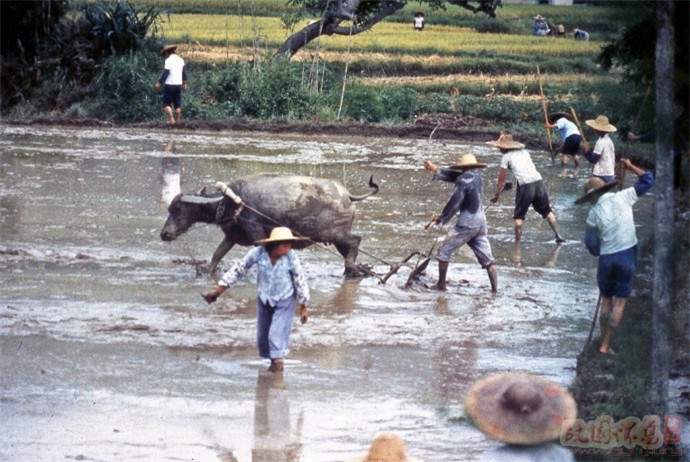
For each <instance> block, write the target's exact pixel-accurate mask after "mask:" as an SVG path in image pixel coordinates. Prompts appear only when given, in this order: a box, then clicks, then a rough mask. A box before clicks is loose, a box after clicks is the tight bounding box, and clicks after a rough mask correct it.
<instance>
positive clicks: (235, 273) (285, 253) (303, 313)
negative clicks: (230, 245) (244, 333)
mask: <svg viewBox="0 0 690 462" xmlns="http://www.w3.org/2000/svg"><path fill="white" fill-rule="evenodd" d="M299 240H302V238H299V237H294V236H293V235H292V231H290V229H289V228H284V227H279V228H274V229H273V231H271V236H270V237H269V238H268V239H262V240H260V241H257V244H259V246H257V247H254V248H253V249H252V250H250V251H249V252H248V253H247V254H246V255H245V256H244V258H243V259H242V260H241V261H239V262H237V263H235V264H234V265H233V267H232V268H230V270H229V271H227V272H226V273H225V274H224V275H223V276H222V277H221V278H220V280H219V281H218V285H217V286H216V288H215V289H214V290H213V291H211V292H209V293H207V294H205V295H203V297H204V299H205V300H206V301H207V302H208V303H213V302H215V301H216V299H218V297H219V296H220V295H221V294H222V293H223V292H225V291H226V290H227V288H228V287H229V286H231V285H232V284H234V283H235V282H237V280H238V279H240V278H241V277H243V276H245V275H246V274H247V272H248V271H249V270H250V269H251V267H252V266H254V265H256V266H257V269H258V278H257V294H256V342H257V346H258V348H259V356H261V357H262V358H267V359H270V360H271V366H270V367H269V368H268V370H269V371H271V372H282V371H283V367H284V363H283V358H285V356H287V354H288V352H289V346H290V331H291V330H292V318H293V317H294V316H295V305H296V304H297V303H298V302H299V314H300V320H301V322H302V324H304V323H305V322H307V319H308V317H309V313H308V311H307V304H308V303H309V286H307V280H306V278H305V275H304V272H303V271H302V265H301V263H300V261H299V257H298V256H297V253H295V251H293V250H292V243H293V242H295V241H299Z"/></svg>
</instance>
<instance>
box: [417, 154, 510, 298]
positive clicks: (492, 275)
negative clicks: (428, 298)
mask: <svg viewBox="0 0 690 462" xmlns="http://www.w3.org/2000/svg"><path fill="white" fill-rule="evenodd" d="M484 167H486V165H485V164H480V163H479V162H477V159H476V158H475V157H474V156H473V155H472V154H465V155H463V156H462V158H461V159H460V162H459V163H458V164H457V165H454V166H452V167H450V168H439V167H438V166H437V165H435V164H433V163H432V162H429V161H426V162H425V163H424V168H425V169H426V170H428V171H430V172H433V173H434V179H437V180H442V181H447V182H450V183H454V184H455V191H454V192H453V195H452V196H451V197H450V199H449V200H448V203H447V204H446V206H445V207H444V208H443V211H442V212H441V215H439V216H438V218H436V224H437V225H444V224H446V223H448V222H449V221H450V220H451V219H452V218H453V217H454V216H455V215H457V216H458V221H457V223H456V224H455V227H454V228H453V230H451V231H450V232H449V233H448V236H447V237H446V239H445V240H444V242H443V244H441V246H440V247H439V250H438V253H437V255H436V258H437V259H438V283H437V284H436V288H437V289H439V290H446V273H447V272H448V262H449V261H450V258H451V256H452V255H453V253H454V252H455V251H456V250H457V249H459V248H460V247H462V246H463V245H465V244H467V245H468V246H469V247H470V248H471V249H472V251H473V252H474V255H475V257H477V261H478V262H479V264H480V265H482V268H484V269H486V271H487V273H488V274H489V281H490V283H491V291H492V292H496V290H497V274H496V264H495V260H494V257H493V255H492V253H491V244H490V243H489V238H488V237H487V231H486V216H485V215H484V205H483V204H482V202H483V193H484V182H483V180H482V176H481V174H480V173H478V172H476V171H475V169H480V168H484Z"/></svg>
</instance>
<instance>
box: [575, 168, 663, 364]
mask: <svg viewBox="0 0 690 462" xmlns="http://www.w3.org/2000/svg"><path fill="white" fill-rule="evenodd" d="M622 162H623V163H624V164H625V167H626V168H628V169H629V170H631V171H632V172H634V173H635V174H636V175H637V176H638V177H639V178H638V180H637V182H636V183H635V185H634V186H633V187H631V188H626V189H624V190H622V191H618V192H611V190H612V189H614V188H615V187H616V186H617V185H618V184H619V183H618V182H617V181H613V182H610V183H605V182H604V181H603V180H602V179H601V178H590V179H589V181H587V184H586V185H585V195H584V196H582V197H581V198H579V199H578V200H577V201H576V203H577V204H581V203H584V202H589V203H591V204H592V208H591V209H590V210H589V214H588V215H587V231H586V234H585V244H586V246H587V249H588V250H589V251H590V253H592V254H593V255H598V256H599V265H598V268H597V284H598V286H599V292H600V294H601V314H600V316H599V325H600V328H601V333H602V341H601V346H600V347H599V352H600V353H604V354H609V353H613V350H612V349H611V347H610V343H611V338H612V336H613V333H614V331H615V330H616V328H617V327H618V324H619V323H620V321H621V319H622V318H623V310H624V309H625V303H626V302H627V300H628V297H630V293H631V291H632V277H633V274H634V273H635V268H636V257H637V236H636V235H635V220H634V218H633V209H632V207H633V205H634V204H635V202H637V199H638V198H639V197H640V196H642V195H643V194H645V193H646V192H647V191H649V189H650V188H651V187H652V186H653V185H654V177H653V175H652V173H651V172H645V171H644V170H642V169H641V168H639V167H637V166H636V165H634V164H633V163H632V162H630V160H629V159H623V160H622Z"/></svg>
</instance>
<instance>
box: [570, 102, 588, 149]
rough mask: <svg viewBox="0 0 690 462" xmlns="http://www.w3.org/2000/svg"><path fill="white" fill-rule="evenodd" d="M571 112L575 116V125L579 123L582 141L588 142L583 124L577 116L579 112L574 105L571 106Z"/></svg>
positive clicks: (578, 127)
mask: <svg viewBox="0 0 690 462" xmlns="http://www.w3.org/2000/svg"><path fill="white" fill-rule="evenodd" d="M570 114H572V116H573V120H574V121H575V125H577V129H578V130H580V136H581V137H582V141H584V142H585V143H586V142H587V138H585V132H584V131H583V130H582V125H580V119H578V118H577V112H575V109H573V107H572V106H571V107H570Z"/></svg>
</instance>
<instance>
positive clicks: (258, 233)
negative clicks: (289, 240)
mask: <svg viewBox="0 0 690 462" xmlns="http://www.w3.org/2000/svg"><path fill="white" fill-rule="evenodd" d="M229 186H230V188H231V189H232V191H233V192H234V193H235V194H237V195H238V196H239V197H240V198H241V199H242V201H243V203H244V204H246V205H247V207H243V206H242V205H238V204H236V203H235V202H234V201H232V200H231V199H229V198H228V197H226V196H224V195H222V194H220V193H216V194H210V195H209V194H206V193H205V192H204V191H201V192H200V193H198V194H178V195H177V196H176V197H175V199H173V201H172V202H171V203H170V206H169V207H168V212H169V215H168V219H167V220H166V222H165V225H164V226H163V229H162V230H161V239H163V240H164V241H172V240H174V239H176V238H177V237H178V236H180V235H181V234H183V233H184V232H186V231H187V230H188V229H189V228H190V226H192V225H193V224H194V223H197V222H203V223H213V224H216V225H219V226H220V227H221V229H222V230H223V232H224V233H225V239H223V241H222V242H221V243H220V245H219V246H218V248H217V249H216V251H215V252H214V253H213V258H212V260H211V265H210V268H209V269H210V271H211V272H214V271H215V269H216V268H217V266H218V263H219V262H220V260H221V259H222V258H223V257H224V256H225V254H227V253H228V252H229V251H230V249H231V248H232V247H233V246H234V245H235V244H239V245H246V246H249V245H254V243H255V242H256V241H257V240H259V239H263V238H265V237H267V236H268V235H269V234H270V232H271V229H273V228H274V227H276V226H278V224H277V223H280V224H281V225H284V226H288V227H290V228H291V229H292V230H293V231H294V232H296V233H297V234H299V235H301V236H306V237H309V238H310V239H311V240H312V241H314V242H324V243H329V244H333V245H335V247H336V248H337V249H338V252H340V254H341V255H342V256H343V258H344V259H345V274H346V275H350V276H361V275H363V272H362V270H361V269H360V268H358V267H357V265H356V263H355V261H356V259H357V253H358V248H359V243H360V241H361V240H362V238H361V237H360V236H356V235H354V234H352V222H353V221H354V218H355V206H354V204H353V202H356V201H361V200H364V199H366V198H367V197H369V196H371V195H373V194H376V193H377V192H378V190H379V187H378V185H376V183H374V181H373V178H370V179H369V186H370V187H371V188H373V189H374V190H373V191H371V192H369V193H367V194H363V195H361V196H353V195H351V194H350V193H349V192H348V191H347V189H346V188H345V187H344V186H343V185H342V184H340V183H338V182H337V181H333V180H327V179H322V178H312V177H306V176H292V175H290V176H282V175H273V174H261V175H251V176H246V177H243V178H240V179H238V180H235V181H233V182H232V183H230V184H229ZM251 209H256V210H258V211H259V212H261V213H260V214H258V213H256V212H254V211H253V210H251ZM267 217H271V219H272V220H271V219H268V218H267ZM273 220H275V221H273ZM310 244H311V242H309V241H307V242H305V243H302V244H297V245H296V247H298V248H299V247H306V246H308V245H310Z"/></svg>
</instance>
